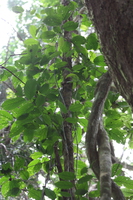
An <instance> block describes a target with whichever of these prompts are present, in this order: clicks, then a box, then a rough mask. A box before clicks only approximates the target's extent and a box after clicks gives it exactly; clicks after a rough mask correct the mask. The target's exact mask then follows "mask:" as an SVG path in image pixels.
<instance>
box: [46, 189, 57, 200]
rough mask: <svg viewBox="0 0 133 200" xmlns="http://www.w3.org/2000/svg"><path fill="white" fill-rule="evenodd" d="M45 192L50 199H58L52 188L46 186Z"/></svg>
mask: <svg viewBox="0 0 133 200" xmlns="http://www.w3.org/2000/svg"><path fill="white" fill-rule="evenodd" d="M44 192H45V195H46V196H47V197H48V198H50V199H52V200H54V199H56V194H55V192H54V191H52V190H50V189H48V188H45V189H44Z"/></svg>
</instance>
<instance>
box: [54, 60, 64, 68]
mask: <svg viewBox="0 0 133 200" xmlns="http://www.w3.org/2000/svg"><path fill="white" fill-rule="evenodd" d="M66 65H67V62H65V61H63V62H58V63H55V64H54V68H57V69H58V68H61V67H64V66H66Z"/></svg>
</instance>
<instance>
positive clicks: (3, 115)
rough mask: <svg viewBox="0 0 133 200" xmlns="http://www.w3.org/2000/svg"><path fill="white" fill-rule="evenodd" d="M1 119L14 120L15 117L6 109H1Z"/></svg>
mask: <svg viewBox="0 0 133 200" xmlns="http://www.w3.org/2000/svg"><path fill="white" fill-rule="evenodd" d="M0 119H1V120H4V119H5V120H8V121H12V120H13V117H12V115H11V114H10V113H9V112H7V111H5V110H0Z"/></svg>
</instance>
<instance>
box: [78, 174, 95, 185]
mask: <svg viewBox="0 0 133 200" xmlns="http://www.w3.org/2000/svg"><path fill="white" fill-rule="evenodd" d="M92 177H93V176H92V175H86V176H84V177H82V178H80V179H79V180H78V184H82V183H84V182H88V181H90V180H91V179H92Z"/></svg>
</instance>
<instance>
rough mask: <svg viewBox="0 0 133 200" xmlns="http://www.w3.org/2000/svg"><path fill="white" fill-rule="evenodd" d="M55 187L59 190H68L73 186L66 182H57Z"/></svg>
mask: <svg viewBox="0 0 133 200" xmlns="http://www.w3.org/2000/svg"><path fill="white" fill-rule="evenodd" d="M55 186H56V187H58V188H60V189H70V188H72V187H73V184H72V183H71V182H68V181H59V182H56V183H55Z"/></svg>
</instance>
